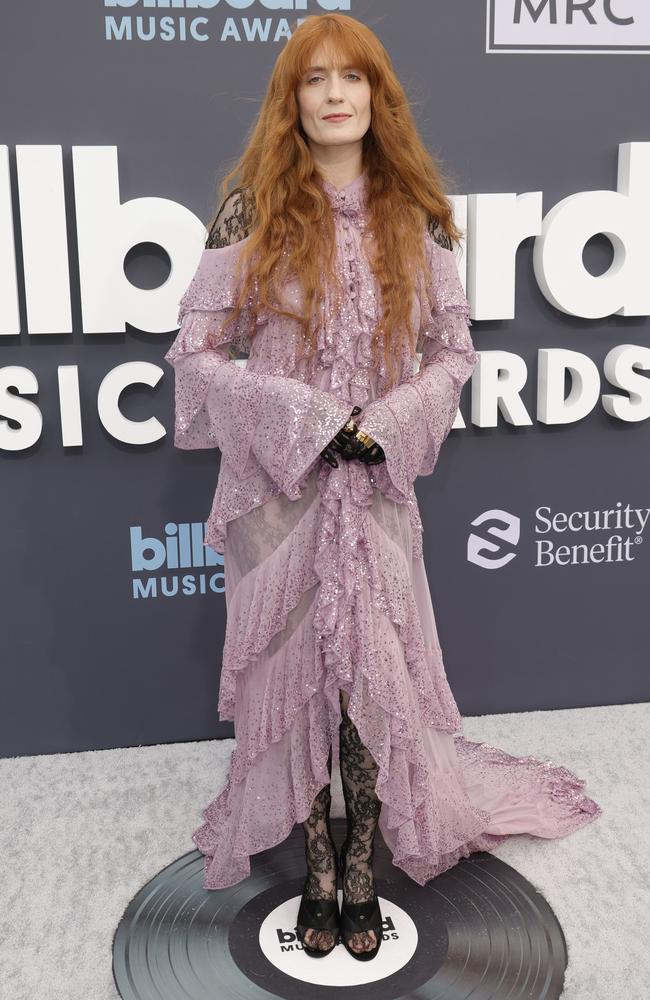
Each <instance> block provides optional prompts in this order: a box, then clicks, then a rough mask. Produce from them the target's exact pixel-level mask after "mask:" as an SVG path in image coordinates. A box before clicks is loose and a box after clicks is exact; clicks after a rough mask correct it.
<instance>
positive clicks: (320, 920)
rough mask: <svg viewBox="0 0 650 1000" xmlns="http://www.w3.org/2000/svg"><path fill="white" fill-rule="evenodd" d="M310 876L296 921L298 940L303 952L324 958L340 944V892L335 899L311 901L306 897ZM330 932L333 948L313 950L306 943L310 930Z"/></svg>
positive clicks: (306, 882) (303, 892) (307, 878)
mask: <svg viewBox="0 0 650 1000" xmlns="http://www.w3.org/2000/svg"><path fill="white" fill-rule="evenodd" d="M334 863H335V866H336V885H337V886H338V859H337V858H336V855H335V862H334ZM308 883H309V874H307V877H306V879H305V884H304V886H303V890H302V898H301V900H300V906H299V908H298V919H297V921H296V931H297V933H298V939H299V941H300V943H301V944H302V947H303V951H305V952H306V953H307V954H308V955H311V956H312V958H323V957H324V956H325V955H329V954H330V952H332V951H334V949H335V948H336V946H337V944H338V943H339V921H340V919H341V916H340V911H339V900H338V892H337V893H336V898H335V899H309V898H308V897H307V896H305V893H306V891H307V885H308ZM310 929H311V930H313V931H330V932H331V933H332V935H333V937H334V944H333V945H332V947H331V948H312V947H311V946H310V945H308V944H307V943H306V942H305V934H306V933H307V931H308V930H310Z"/></svg>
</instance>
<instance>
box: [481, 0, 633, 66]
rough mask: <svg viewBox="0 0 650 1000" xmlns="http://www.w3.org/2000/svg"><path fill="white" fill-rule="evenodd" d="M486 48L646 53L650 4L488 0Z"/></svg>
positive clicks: (620, 0) (618, 0)
mask: <svg viewBox="0 0 650 1000" xmlns="http://www.w3.org/2000/svg"><path fill="white" fill-rule="evenodd" d="M486 22H487V23H486V31H487V39H486V49H485V51H486V52H573V53H581V52H584V53H591V54H593V55H595V54H598V53H607V52H619V53H625V52H640V53H643V52H648V51H650V3H647V2H645V3H637V2H636V0H487V19H486Z"/></svg>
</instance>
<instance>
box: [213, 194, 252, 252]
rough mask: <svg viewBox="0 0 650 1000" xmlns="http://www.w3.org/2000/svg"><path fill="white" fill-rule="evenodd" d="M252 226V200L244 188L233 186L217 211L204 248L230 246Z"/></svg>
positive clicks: (244, 235)
mask: <svg viewBox="0 0 650 1000" xmlns="http://www.w3.org/2000/svg"><path fill="white" fill-rule="evenodd" d="M252 226H253V202H252V198H251V196H250V194H249V193H248V192H247V191H246V189H245V188H235V190H234V191H232V192H231V193H230V194H229V195H228V197H227V198H226V200H225V201H224V202H223V204H222V206H221V208H220V209H219V211H218V213H217V217H216V219H215V220H214V222H213V223H212V225H211V227H210V232H209V234H208V237H207V239H206V242H205V249H206V250H215V249H217V248H218V247H227V246H231V245H232V244H233V243H239V242H240V241H241V240H243V239H245V238H246V237H247V236H248V235H249V233H250V231H251V229H252Z"/></svg>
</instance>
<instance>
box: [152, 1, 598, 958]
mask: <svg viewBox="0 0 650 1000" xmlns="http://www.w3.org/2000/svg"><path fill="white" fill-rule="evenodd" d="M343 116H345V117H343ZM236 172H237V173H239V175H240V184H239V186H238V187H237V188H235V190H234V191H233V192H231V193H230V194H229V195H228V196H227V197H226V199H225V201H224V202H223V204H222V205H221V208H220V210H219V212H218V213H217V216H216V218H215V219H214V221H213V223H212V224H211V226H210V235H209V238H208V242H207V245H206V248H205V250H204V252H203V254H202V256H201V260H200V263H199V266H198V269H197V272H196V274H195V276H194V278H193V280H192V282H191V284H190V286H189V288H188V290H187V291H186V293H185V295H184V296H183V299H182V300H181V308H180V313H179V324H180V329H179V332H178V336H177V338H176V340H175V342H174V343H173V345H172V347H171V348H170V350H169V352H168V353H167V355H166V360H168V361H169V362H170V363H171V364H172V365H173V366H174V369H175V377H176V426H175V444H176V445H177V447H179V448H207V447H218V448H219V449H220V450H221V453H222V458H221V468H220V473H219V481H218V484H217V489H216V493H215V498H214V503H213V506H212V511H211V513H210V517H209V519H208V530H207V534H206V539H207V543H208V544H210V545H211V546H212V548H214V549H215V550H216V551H218V552H223V553H224V556H225V581H226V607H227V627H226V637H225V643H224V650H223V664H222V670H221V681H220V691H219V712H220V718H221V719H222V720H225V719H232V720H233V721H234V723H235V736H236V747H235V750H234V752H233V754H232V757H231V761H230V766H229V772H228V777H227V782H226V785H225V787H224V788H223V789H222V791H221V792H220V793H219V795H218V796H217V797H216V798H215V799H214V801H213V802H212V803H210V805H208V806H207V808H206V809H205V810H204V813H203V816H204V820H205V822H204V823H203V825H202V826H201V827H200V828H199V829H197V830H196V831H195V832H194V834H193V839H194V842H195V843H196V845H197V846H198V848H199V849H200V850H201V851H202V852H203V854H204V855H205V877H204V887H205V888H208V889H213V888H220V887H224V886H228V885H232V884H234V883H236V882H238V881H240V880H241V879H243V878H245V877H246V876H247V875H248V874H249V872H250V863H249V858H250V855H251V854H254V853H256V852H258V851H262V850H265V849H267V848H270V847H273V846H275V845H277V844H278V843H280V842H281V841H283V840H284V839H285V838H286V837H287V836H288V835H289V833H290V832H291V830H292V828H293V826H294V824H295V823H296V822H301V823H302V825H303V829H304V832H305V854H306V864H307V878H306V880H305V886H304V890H303V896H302V900H301V904H300V910H299V913H298V922H297V927H298V932H299V935H300V937H301V940H302V942H303V948H304V950H305V951H306V952H307V953H309V954H313V955H315V956H323V955H325V954H327V953H328V952H329V951H331V950H332V948H333V947H334V946H335V944H336V943H337V940H338V936H339V932H340V934H341V936H342V939H343V941H344V944H345V946H346V948H347V949H348V951H349V952H350V954H353V955H354V956H355V957H356V958H359V959H362V960H367V959H368V958H371V957H373V956H374V955H375V954H376V953H377V951H378V949H379V946H380V944H381V940H382V935H381V913H380V909H379V905H378V902H377V897H376V892H375V885H374V879H373V872H372V861H373V851H374V836H375V831H376V828H377V825H379V826H380V828H381V832H382V835H383V838H384V840H385V842H386V844H387V845H388V847H389V849H390V850H391V852H392V856H393V862H394V864H395V865H397V866H399V867H400V868H402V869H403V870H404V871H405V872H406V873H407V874H408V875H409V876H410V877H411V878H413V879H414V880H415V881H416V882H418V883H420V884H424V883H425V882H426V881H427V880H429V879H431V878H433V877H434V876H435V875H437V874H439V873H440V872H442V871H445V870H446V869H448V868H450V867H452V866H453V865H454V864H455V863H456V862H457V861H458V860H459V859H460V858H461V857H467V856H468V855H469V854H470V853H471V852H473V851H478V850H489V849H490V848H492V847H494V846H495V845H496V844H499V843H501V842H502V841H503V840H504V839H505V837H506V836H508V835H510V834H513V833H520V832H528V833H532V834H535V835H537V836H541V837H559V836H563V835H565V834H567V833H569V832H571V831H572V830H575V829H577V828H578V827H580V826H582V825H583V824H585V823H587V822H589V821H590V820H592V819H593V818H594V817H595V816H596V815H598V813H599V812H600V809H599V807H598V806H597V805H596V803H595V802H593V801H592V800H591V799H590V798H588V797H587V796H586V795H584V794H583V792H582V786H583V782H582V781H580V780H579V779H577V778H576V777H575V775H573V774H572V773H571V772H569V771H567V770H566V769H565V768H562V767H556V766H554V765H553V764H552V763H551V762H549V761H541V760H535V759H534V758H531V757H524V758H516V757H512V756H509V755H508V754H506V753H505V752H503V751H501V750H498V749H497V748H494V747H490V746H487V745H486V744H483V743H480V744H477V743H471V742H470V741H468V740H465V739H464V737H463V736H462V720H461V717H460V715H459V713H458V709H457V706H456V703H455V701H454V698H453V695H452V693H451V691H450V689H449V686H448V683H447V679H446V675H445V671H444V666H443V660H442V654H441V650H440V645H439V642H438V636H437V632H436V626H435V621H434V615H433V609H432V605H431V598H430V593H429V588H428V585H427V579H426V574H425V568H424V563H423V560H422V541H421V533H422V526H421V521H420V517H419V511H418V504H417V499H416V496H415V492H414V481H415V479H416V478H417V476H419V475H427V474H429V473H430V472H432V470H433V469H434V467H435V464H436V461H437V458H438V454H439V451H440V447H441V445H442V443H443V441H444V440H445V438H446V436H447V434H448V433H449V430H450V429H451V426H452V423H453V421H454V417H455V414H456V411H457V408H458V403H459V398H460V392H461V389H462V386H463V384H464V383H465V382H466V381H467V379H469V377H470V375H471V374H472V371H473V369H474V367H475V366H476V363H477V360H478V355H477V354H476V352H475V351H474V348H473V344H472V340H471V337H470V334H469V327H470V320H469V307H468V303H467V299H466V297H465V295H464V293H463V290H462V286H461V283H460V280H459V276H458V271H457V268H456V263H455V257H454V254H453V252H452V249H451V248H452V246H453V241H458V240H459V237H460V235H461V234H460V232H459V231H458V230H457V229H456V227H455V226H454V223H453V219H452V212H451V205H450V202H449V201H448V200H447V198H446V197H445V196H444V194H443V190H442V183H441V178H440V173H439V171H438V169H437V168H436V166H435V164H434V162H433V161H432V159H431V158H430V156H429V154H428V153H427V151H426V149H425V148H424V146H423V144H422V141H421V139H420V138H419V135H418V133H417V130H416V127H415V125H414V123H413V119H412V116H411V113H410V110H409V107H408V102H407V100H406V97H405V94H404V91H403V89H402V87H401V86H400V84H399V81H398V80H397V78H396V76H395V73H394V70H393V68H392V65H391V62H390V59H389V57H388V55H387V53H386V51H385V49H384V48H383V46H382V45H381V43H380V42H379V41H378V39H377V38H376V36H375V35H374V34H373V33H372V32H371V31H370V30H369V29H368V28H367V27H365V26H364V25H363V24H361V23H359V22H358V21H356V20H354V19H352V18H349V17H346V16H343V15H340V14H330V15H321V16H312V17H309V18H307V19H306V20H305V21H304V22H303V23H302V24H301V25H300V27H298V29H297V30H296V31H295V33H294V34H293V36H292V38H291V39H290V41H289V42H288V43H287V44H286V46H285V48H284V49H283V51H282V53H281V54H280V56H279V58H278V60H277V63H276V65H275V67H274V69H273V73H272V76H271V80H270V83H269V87H268V91H267V94H266V97H265V99H264V102H263V105H262V108H261V111H260V113H259V116H258V120H257V122H256V124H255V127H254V129H253V131H252V134H251V137H250V140H249V142H248V146H247V149H246V152H245V153H244V155H243V157H242V159H241V161H240V163H239V164H238V166H237V168H235V170H233V171H232V172H231V174H229V175H228V177H227V178H226V179H225V181H224V185H223V190H222V192H221V194H222V197H223V196H224V195H225V194H226V192H227V185H228V180H229V179H230V178H231V177H232V176H233V175H234V174H235V173H236ZM235 348H238V349H239V350H240V351H243V352H244V353H248V362H247V364H246V367H245V368H242V367H240V366H239V365H237V363H236V362H235V361H234V360H233V357H234V355H233V353H232V352H233V350H234V349H235ZM416 353H421V362H420V368H419V371H417V373H414V364H413V361H414V357H415V355H416ZM333 756H334V760H335V761H337V763H338V765H339V766H340V768H341V778H342V785H343V792H344V798H345V806H346V816H347V822H348V830H347V838H346V841H345V844H344V845H343V848H342V851H341V869H342V875H343V880H342V888H343V906H342V910H341V913H340V914H339V909H338V902H337V878H338V867H339V866H338V857H337V852H336V849H335V846H334V844H333V842H332V837H331V831H330V824H329V808H330V778H331V773H332V761H333Z"/></svg>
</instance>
